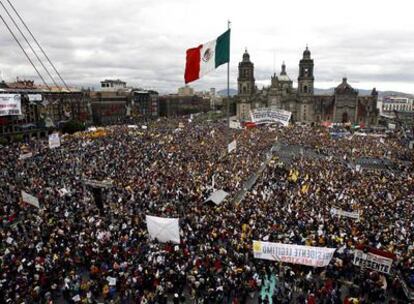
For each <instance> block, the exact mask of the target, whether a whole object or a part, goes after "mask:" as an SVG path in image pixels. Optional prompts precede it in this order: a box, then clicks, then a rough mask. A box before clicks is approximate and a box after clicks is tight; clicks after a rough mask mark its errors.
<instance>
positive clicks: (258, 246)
mask: <svg viewBox="0 0 414 304" xmlns="http://www.w3.org/2000/svg"><path fill="white" fill-rule="evenodd" d="M335 250H336V248H327V247H312V246H302V245H289V244H282V243H270V242H262V241H253V255H254V257H255V258H256V259H264V260H270V261H278V262H283V263H292V264H301V265H307V266H312V267H325V266H327V265H328V264H329V262H330V261H331V259H332V257H333V254H334V252H335Z"/></svg>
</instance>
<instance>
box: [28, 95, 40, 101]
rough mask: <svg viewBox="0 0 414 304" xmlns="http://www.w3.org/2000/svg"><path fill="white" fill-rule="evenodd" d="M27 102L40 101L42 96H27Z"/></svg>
mask: <svg viewBox="0 0 414 304" xmlns="http://www.w3.org/2000/svg"><path fill="white" fill-rule="evenodd" d="M27 96H28V97H29V101H42V94H29V95H27Z"/></svg>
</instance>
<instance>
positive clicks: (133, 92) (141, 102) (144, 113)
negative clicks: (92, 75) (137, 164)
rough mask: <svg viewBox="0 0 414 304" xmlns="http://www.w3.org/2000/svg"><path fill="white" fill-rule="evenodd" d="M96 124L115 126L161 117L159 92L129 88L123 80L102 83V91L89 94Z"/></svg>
mask: <svg viewBox="0 0 414 304" xmlns="http://www.w3.org/2000/svg"><path fill="white" fill-rule="evenodd" d="M89 96H90V98H91V105H92V116H93V122H94V123H95V124H115V123H123V122H128V121H130V120H131V119H152V118H157V117H158V116H159V98H158V92H156V91H153V90H143V89H134V88H132V87H127V85H126V82H124V81H121V80H119V79H118V80H110V79H109V80H104V81H101V90H100V91H91V92H89Z"/></svg>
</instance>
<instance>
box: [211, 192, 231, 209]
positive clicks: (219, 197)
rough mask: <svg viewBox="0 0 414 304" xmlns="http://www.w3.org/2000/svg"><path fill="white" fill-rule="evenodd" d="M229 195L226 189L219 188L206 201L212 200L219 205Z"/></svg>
mask: <svg viewBox="0 0 414 304" xmlns="http://www.w3.org/2000/svg"><path fill="white" fill-rule="evenodd" d="M227 195H229V194H228V193H227V192H226V191H224V190H217V191H215V192H213V193H212V194H211V195H210V197H209V198H208V199H206V200H205V202H208V201H211V202H213V203H214V204H216V205H219V204H220V203H221V202H222V201H224V199H225V198H226V197H227Z"/></svg>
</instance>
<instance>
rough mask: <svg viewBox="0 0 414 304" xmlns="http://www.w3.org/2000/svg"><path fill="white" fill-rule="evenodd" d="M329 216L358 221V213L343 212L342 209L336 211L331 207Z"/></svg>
mask: <svg viewBox="0 0 414 304" xmlns="http://www.w3.org/2000/svg"><path fill="white" fill-rule="evenodd" d="M331 214H332V215H337V216H345V217H350V218H353V219H356V220H357V221H359V213H358V212H349V211H344V210H342V209H337V208H334V207H332V208H331Z"/></svg>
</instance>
